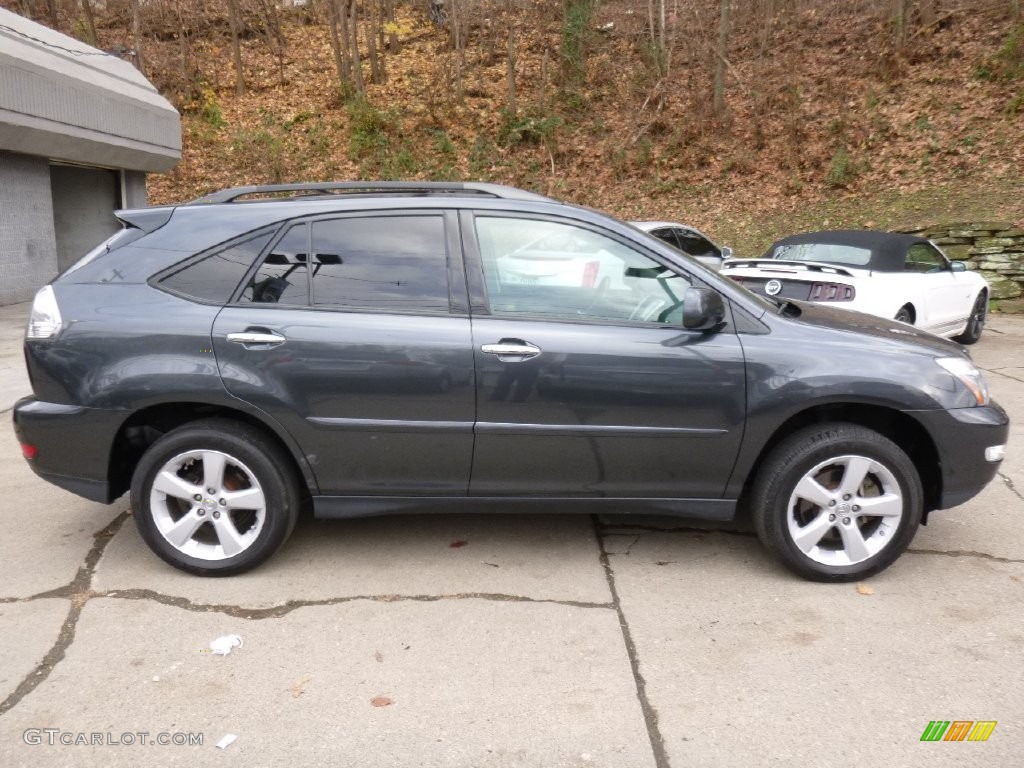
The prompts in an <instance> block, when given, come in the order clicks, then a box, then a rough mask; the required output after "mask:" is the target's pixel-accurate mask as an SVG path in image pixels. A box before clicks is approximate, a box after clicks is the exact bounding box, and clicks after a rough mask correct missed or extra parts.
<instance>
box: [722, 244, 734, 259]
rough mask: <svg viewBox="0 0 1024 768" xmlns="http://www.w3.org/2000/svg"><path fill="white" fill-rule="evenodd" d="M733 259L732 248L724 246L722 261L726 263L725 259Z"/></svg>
mask: <svg viewBox="0 0 1024 768" xmlns="http://www.w3.org/2000/svg"><path fill="white" fill-rule="evenodd" d="M731 258H732V248H730V247H729V246H728V245H723V246H722V260H723V261H724V260H725V259H731Z"/></svg>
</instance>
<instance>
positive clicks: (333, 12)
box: [327, 0, 352, 93]
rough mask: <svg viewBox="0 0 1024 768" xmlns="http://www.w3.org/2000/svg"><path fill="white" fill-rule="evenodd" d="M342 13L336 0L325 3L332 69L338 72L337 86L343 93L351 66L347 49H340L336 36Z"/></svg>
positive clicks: (345, 89) (338, 38) (337, 35)
mask: <svg viewBox="0 0 1024 768" xmlns="http://www.w3.org/2000/svg"><path fill="white" fill-rule="evenodd" d="M343 13H344V12H343V11H342V10H341V9H340V8H339V7H338V0H328V1H327V28H328V31H329V32H330V36H331V52H332V53H333V54H334V68H335V69H336V70H337V71H338V85H339V86H340V87H341V92H342V93H345V91H347V90H348V87H349V85H350V82H349V80H350V78H351V76H352V75H351V69H352V64H351V62H350V61H349V59H348V48H347V46H346V47H345V48H342V43H341V40H342V38H341V36H340V35H339V34H338V17H339V15H341V14H343ZM346 43H347V41H346Z"/></svg>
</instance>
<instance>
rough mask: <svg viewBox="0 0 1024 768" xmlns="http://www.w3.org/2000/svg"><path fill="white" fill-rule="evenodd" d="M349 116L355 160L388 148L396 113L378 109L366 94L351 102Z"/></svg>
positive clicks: (351, 149)
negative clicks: (389, 133) (389, 135)
mask: <svg viewBox="0 0 1024 768" xmlns="http://www.w3.org/2000/svg"><path fill="white" fill-rule="evenodd" d="M348 117H349V149H350V154H351V155H352V158H353V159H354V160H358V159H360V158H365V157H367V156H368V155H372V154H376V153H379V152H381V151H386V150H387V147H388V144H389V138H388V132H389V131H390V130H391V129H392V128H393V126H394V122H395V118H394V115H392V114H391V113H390V112H387V111H385V110H382V109H378V108H377V107H375V106H374V105H373V104H371V103H370V102H369V100H368V99H367V98H366V97H365V96H359V97H357V98H356V99H354V100H353V101H351V102H349V104H348Z"/></svg>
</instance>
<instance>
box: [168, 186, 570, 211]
mask: <svg viewBox="0 0 1024 768" xmlns="http://www.w3.org/2000/svg"><path fill="white" fill-rule="evenodd" d="M285 192H299V193H302V196H323V195H341V194H393V195H480V196H485V197H495V198H502V199H505V200H534V201H542V200H543V201H549V202H550V201H551V198H549V197H544V196H543V195H538V194H536V193H534V192H527V191H526V190H524V189H517V188H516V187H509V186H505V185H504V184H489V183H484V182H462V181H453V182H449V181H329V182H310V183H303V184H263V185H258V186H249V187H231V188H229V189H222V190H220V191H219V192H211V193H210V194H209V195H203V196H202V197H199V198H196V199H195V200H191V201H189V202H188V203H186V205H213V204H216V203H233V202H236V201H238V199H239V198H243V197H249V196H251V195H273V194H279V193H285ZM279 199H283V200H294V199H295V196H292V197H282V198H279Z"/></svg>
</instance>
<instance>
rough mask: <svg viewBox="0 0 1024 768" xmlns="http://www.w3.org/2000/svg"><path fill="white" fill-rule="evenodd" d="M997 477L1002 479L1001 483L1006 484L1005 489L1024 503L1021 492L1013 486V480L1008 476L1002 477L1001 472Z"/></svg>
mask: <svg viewBox="0 0 1024 768" xmlns="http://www.w3.org/2000/svg"><path fill="white" fill-rule="evenodd" d="M999 477H1001V478H1002V479H1003V482H1004V483H1006V487H1007V488H1009V489H1010V492H1011V493H1013V495H1014V496H1016V497H1017V498H1018V499H1020V500H1021V501H1024V496H1022V495H1021V492H1020V491H1018V490H1017V486H1015V485H1014V484H1013V480H1012V479H1011V478H1010V476H1009V475H1004V474H1003V473H1002V472H1000V473H999Z"/></svg>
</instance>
